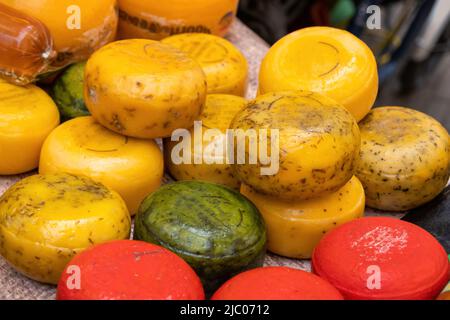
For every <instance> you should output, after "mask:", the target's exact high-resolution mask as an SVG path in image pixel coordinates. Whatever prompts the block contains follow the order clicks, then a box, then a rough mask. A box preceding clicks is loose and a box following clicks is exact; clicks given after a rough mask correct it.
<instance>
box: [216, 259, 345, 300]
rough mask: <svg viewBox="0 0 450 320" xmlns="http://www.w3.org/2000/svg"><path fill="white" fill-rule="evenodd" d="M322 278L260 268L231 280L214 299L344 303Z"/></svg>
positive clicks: (340, 296) (297, 272) (301, 272)
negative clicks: (331, 301)
mask: <svg viewBox="0 0 450 320" xmlns="http://www.w3.org/2000/svg"><path fill="white" fill-rule="evenodd" d="M342 299H343V297H342V295H341V294H340V293H339V291H338V290H337V289H336V288H334V287H333V286H332V285H331V284H329V283H328V282H327V281H325V280H323V279H321V278H319V277H318V276H316V275H314V274H312V273H309V272H305V271H302V270H296V269H292V268H286V267H266V268H257V269H253V270H250V271H246V272H244V273H241V274H239V275H237V276H235V277H234V278H232V279H230V280H228V281H227V282H226V283H225V284H224V285H222V287H221V288H219V290H217V291H216V293H215V294H214V295H213V297H212V300H342Z"/></svg>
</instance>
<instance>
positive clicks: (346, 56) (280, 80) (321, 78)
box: [259, 27, 378, 121]
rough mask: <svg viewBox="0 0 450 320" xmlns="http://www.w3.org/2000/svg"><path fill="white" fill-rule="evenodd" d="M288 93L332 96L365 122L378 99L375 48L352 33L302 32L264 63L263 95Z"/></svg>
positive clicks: (271, 52) (278, 45)
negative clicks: (372, 48)
mask: <svg viewBox="0 0 450 320" xmlns="http://www.w3.org/2000/svg"><path fill="white" fill-rule="evenodd" d="M284 90H309V91H314V92H318V93H321V94H323V95H326V96H328V97H330V98H332V99H334V100H336V101H337V102H339V103H340V104H342V105H343V106H344V107H346V108H347V109H348V110H349V111H350V112H351V113H352V114H353V116H354V117H355V118H356V120H357V121H359V120H361V119H362V118H364V116H365V115H366V114H367V113H368V112H369V110H370V109H371V108H372V106H373V103H374V102H375V99H376V96H377V92H378V71H377V63H376V60H375V57H374V55H373V53H372V51H371V50H370V49H369V47H367V45H366V44H364V42H362V41H361V40H359V39H358V38H356V37H355V36H353V35H352V34H351V33H349V32H347V31H344V30H340V29H334V28H329V27H311V28H305V29H300V30H298V31H296V32H293V33H291V34H289V35H287V36H285V37H284V38H282V39H281V40H279V41H278V42H277V43H276V44H275V45H274V46H273V47H272V48H271V49H270V50H269V52H268V53H267V55H266V57H265V58H264V60H263V62H262V65H261V71H260V75H259V92H260V93H261V94H264V93H268V92H275V91H284Z"/></svg>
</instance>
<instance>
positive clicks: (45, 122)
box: [0, 80, 59, 175]
mask: <svg viewBox="0 0 450 320" xmlns="http://www.w3.org/2000/svg"><path fill="white" fill-rule="evenodd" d="M58 124H59V113H58V108H57V107H56V105H55V103H54V102H53V100H52V99H51V98H50V97H49V96H48V95H47V94H46V93H45V92H44V91H43V90H42V89H40V88H38V87H37V86H34V85H28V86H25V87H19V86H16V85H13V84H10V83H7V82H6V81H5V80H0V175H12V174H19V173H24V172H27V171H30V170H33V169H35V168H37V166H38V163H39V153H40V151H41V147H42V144H43V142H44V140H45V138H46V137H47V136H48V134H49V133H50V132H51V131H52V130H53V129H54V128H55V127H56V126H57V125H58Z"/></svg>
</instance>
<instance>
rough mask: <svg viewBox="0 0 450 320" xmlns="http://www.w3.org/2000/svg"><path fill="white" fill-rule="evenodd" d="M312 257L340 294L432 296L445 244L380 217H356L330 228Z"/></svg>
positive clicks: (441, 274) (442, 272)
mask: <svg viewBox="0 0 450 320" xmlns="http://www.w3.org/2000/svg"><path fill="white" fill-rule="evenodd" d="M312 263H313V270H314V272H315V273H316V274H318V275H319V276H320V277H322V278H324V279H326V280H328V281H329V282H330V283H331V284H332V285H334V286H335V287H336V288H337V289H338V290H339V291H341V293H342V294H343V296H344V297H345V298H346V299H365V300H368V299H405V300H413V299H434V298H436V296H437V295H438V294H439V293H440V292H441V290H442V289H443V288H444V286H445V285H446V283H447V281H448V276H449V275H448V271H449V270H448V268H449V264H448V260H447V255H446V253H445V250H444V248H443V247H442V246H441V245H440V244H439V242H438V241H437V240H436V239H435V238H433V236H432V235H431V234H429V233H428V232H426V231H425V230H423V229H421V228H420V227H417V226H416V225H413V224H411V223H408V222H405V221H401V220H398V219H395V218H385V217H370V218H361V219H357V220H354V221H351V222H349V223H346V224H344V225H342V226H339V227H337V228H336V229H334V230H332V231H330V232H329V233H328V234H327V235H325V237H324V238H323V239H322V240H321V241H320V243H319V245H318V246H317V247H316V248H315V250H314V253H313V258H312Z"/></svg>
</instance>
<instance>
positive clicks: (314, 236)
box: [241, 177, 364, 259]
mask: <svg viewBox="0 0 450 320" xmlns="http://www.w3.org/2000/svg"><path fill="white" fill-rule="evenodd" d="M241 193H242V194H243V195H244V196H246V197H247V198H248V199H250V201H252V202H253V203H254V204H255V205H256V207H257V208H258V209H259V210H260V212H261V214H262V215H263V217H264V221H265V222H266V226H267V237H268V238H267V246H268V249H269V250H270V251H271V252H273V253H276V254H279V255H281V256H285V257H289V258H297V259H309V258H311V255H312V252H313V250H314V248H315V247H316V245H317V244H318V243H319V241H320V239H321V238H322V237H323V235H324V234H325V233H327V232H328V231H330V230H332V229H334V228H335V227H337V226H338V225H341V224H343V223H346V222H348V221H350V220H353V219H356V218H360V217H362V216H363V215H364V189H363V187H362V185H361V182H359V180H358V178H356V177H353V178H352V179H351V180H350V181H349V182H348V183H347V184H346V185H344V186H343V187H342V188H341V189H339V190H338V191H336V192H334V193H331V194H328V195H324V196H319V197H317V198H314V199H310V200H303V201H302V200H299V201H292V202H291V201H283V200H280V199H277V198H273V197H267V196H265V195H262V194H260V193H257V192H256V191H254V190H253V189H252V188H250V187H249V186H247V185H245V184H244V185H242V187H241Z"/></svg>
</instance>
